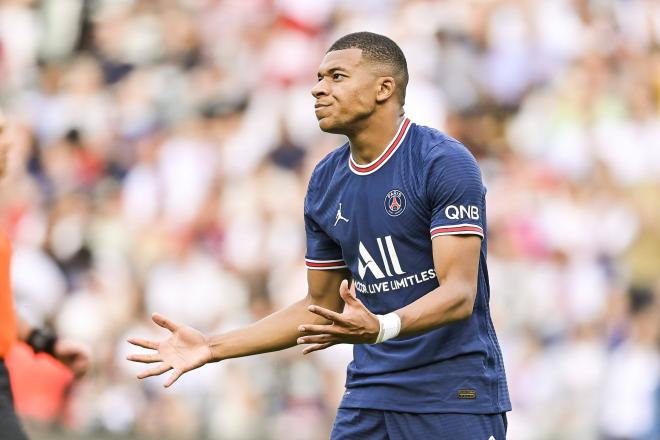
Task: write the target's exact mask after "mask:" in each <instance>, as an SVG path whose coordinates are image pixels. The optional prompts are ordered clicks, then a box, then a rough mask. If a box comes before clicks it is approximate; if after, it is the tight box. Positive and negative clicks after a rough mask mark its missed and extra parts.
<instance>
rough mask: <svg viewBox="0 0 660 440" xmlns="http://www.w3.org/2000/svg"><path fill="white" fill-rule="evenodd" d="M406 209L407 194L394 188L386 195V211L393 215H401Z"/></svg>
mask: <svg viewBox="0 0 660 440" xmlns="http://www.w3.org/2000/svg"><path fill="white" fill-rule="evenodd" d="M404 209H406V196H404V195H403V193H402V192H401V191H399V190H398V189H393V190H392V191H390V192H388V193H387V195H386V196H385V211H387V213H388V214H389V215H391V216H392V217H396V216H398V215H401V213H402V212H403V210H404Z"/></svg>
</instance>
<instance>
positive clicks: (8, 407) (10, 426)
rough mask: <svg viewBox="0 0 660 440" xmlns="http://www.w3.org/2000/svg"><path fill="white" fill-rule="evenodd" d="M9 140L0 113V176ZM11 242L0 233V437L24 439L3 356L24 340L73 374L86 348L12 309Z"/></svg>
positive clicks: (80, 368) (82, 368)
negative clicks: (60, 363)
mask: <svg viewBox="0 0 660 440" xmlns="http://www.w3.org/2000/svg"><path fill="white" fill-rule="evenodd" d="M8 149H9V143H8V141H7V136H6V133H5V120H4V117H3V116H2V113H0V177H2V176H3V175H4V174H5V169H6V163H7V152H8ZM10 259H11V243H10V241H9V239H8V238H7V237H6V236H5V235H4V234H2V233H0V438H1V439H2V440H26V439H27V437H26V435H25V433H24V432H23V429H22V428H21V425H20V422H19V420H18V417H17V416H16V412H15V411H14V404H13V396H12V392H11V387H10V384H9V372H8V371H7V368H6V366H5V363H4V361H3V358H4V357H5V356H6V355H7V353H8V352H9V349H10V348H11V345H12V343H13V342H14V341H15V340H16V339H19V340H22V341H24V342H27V343H28V344H29V345H30V346H31V347H32V349H33V350H34V351H35V352H37V353H39V352H45V353H49V354H51V355H52V356H54V357H55V358H56V359H58V360H60V361H61V362H62V363H64V364H65V365H66V366H67V367H69V368H70V369H71V371H72V372H73V373H74V375H75V376H77V377H78V376H81V375H83V374H85V372H86V371H87V369H88V368H89V349H88V348H87V347H86V346H84V345H82V344H79V343H77V342H74V341H67V340H65V339H58V338H57V337H56V336H55V335H54V334H53V333H52V332H50V331H48V330H46V329H39V328H33V327H32V326H30V324H28V323H27V322H26V321H25V320H23V319H21V317H20V316H17V315H16V314H15V312H14V304H13V296H12V292H11V283H10V277H9V275H10Z"/></svg>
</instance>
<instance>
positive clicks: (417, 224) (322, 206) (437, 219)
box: [305, 119, 511, 414]
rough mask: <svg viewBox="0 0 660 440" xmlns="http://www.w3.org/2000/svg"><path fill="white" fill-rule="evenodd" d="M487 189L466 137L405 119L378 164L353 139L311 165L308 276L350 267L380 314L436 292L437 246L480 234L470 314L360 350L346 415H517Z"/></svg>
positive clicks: (348, 391)
mask: <svg viewBox="0 0 660 440" xmlns="http://www.w3.org/2000/svg"><path fill="white" fill-rule="evenodd" d="M485 193H486V190H485V188H484V186H483V184H482V181H481V173H480V171H479V167H478V165H477V163H476V161H475V159H474V157H472V155H471V154H470V153H469V151H468V150H467V149H466V148H465V147H464V146H463V145H462V144H461V143H460V142H458V141H456V140H455V139H452V138H451V137H449V136H447V135H445V134H443V133H441V132H439V131H437V130H434V129H432V128H428V127H424V126H419V125H416V124H413V123H411V122H410V120H409V119H404V121H403V122H402V123H401V126H400V127H399V130H398V131H397V134H396V136H395V137H394V139H393V140H392V142H391V143H390V145H388V146H387V148H386V149H385V150H384V151H383V153H382V154H381V155H380V156H379V157H378V158H377V159H376V160H374V161H373V162H372V163H370V164H367V165H360V164H357V163H356V162H355V161H353V159H352V157H351V154H350V148H349V145H348V144H345V145H344V146H342V147H340V148H338V149H336V150H335V151H333V152H332V153H330V154H329V155H328V156H326V157H325V158H324V159H323V160H322V161H321V162H320V163H319V164H318V165H317V166H316V169H315V170H314V172H313V174H312V177H311V179H310V182H309V186H308V191H307V196H306V197H305V230H306V233H307V254H306V257H305V259H306V263H307V267H308V268H309V269H313V270H328V269H339V268H344V267H348V269H349V270H350V271H351V273H352V276H353V280H354V283H355V287H356V293H357V296H358V298H359V299H360V300H361V301H362V302H363V303H364V304H365V306H366V307H367V308H368V309H369V310H370V311H371V312H373V313H376V314H385V313H389V312H392V311H395V310H397V309H400V308H402V307H404V306H406V305H408V304H410V303H412V302H413V301H415V300H417V299H419V298H420V297H422V296H424V295H426V294H427V293H429V292H431V291H432V290H433V289H435V288H436V287H438V285H439V284H438V278H437V275H436V272H435V269H434V264H433V252H432V239H433V238H434V237H438V236H440V235H449V234H472V235H478V236H480V237H481V238H482V245H481V256H480V260H479V279H478V288H477V296H476V300H475V304H474V309H473V313H472V315H471V317H470V318H469V319H467V320H464V321H460V322H456V323H453V324H449V325H446V326H444V327H441V328H438V329H436V330H432V331H429V332H427V333H423V334H418V335H414V336H408V337H398V338H394V339H391V340H389V341H386V342H384V343H382V344H357V345H355V346H354V349H353V361H352V362H351V363H350V364H349V366H348V373H347V379H346V393H345V395H344V398H343V400H342V404H341V407H343V408H371V409H381V410H391V411H403V412H417V413H429V412H459V413H473V414H489V413H498V412H503V411H508V410H510V409H511V405H510V403H509V396H508V391H507V385H506V378H505V374H504V365H503V362H502V355H501V352H500V348H499V345H498V343H497V338H496V336H495V330H494V328H493V323H492V321H491V318H490V311H489V305H488V303H489V298H490V292H489V286H488V272H487V268H486V240H485V238H486V236H487V232H486V210H485Z"/></svg>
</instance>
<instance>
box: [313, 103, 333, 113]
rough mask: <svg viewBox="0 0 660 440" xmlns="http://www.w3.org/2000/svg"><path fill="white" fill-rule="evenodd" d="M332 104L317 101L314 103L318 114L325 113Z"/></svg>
mask: <svg viewBox="0 0 660 440" xmlns="http://www.w3.org/2000/svg"><path fill="white" fill-rule="evenodd" d="M330 105H331V104H321V103H318V102H317V103H316V104H315V105H314V112H315V113H316V115H317V116H320V115H321V114H323V113H327V110H326V109H327V108H328V107H330Z"/></svg>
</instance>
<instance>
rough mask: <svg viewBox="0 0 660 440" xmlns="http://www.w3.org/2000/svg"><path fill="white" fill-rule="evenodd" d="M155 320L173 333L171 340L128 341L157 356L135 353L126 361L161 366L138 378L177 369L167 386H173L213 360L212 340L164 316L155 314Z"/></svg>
mask: <svg viewBox="0 0 660 440" xmlns="http://www.w3.org/2000/svg"><path fill="white" fill-rule="evenodd" d="M151 319H152V320H153V321H154V322H155V323H156V324H158V325H159V326H161V327H163V328H165V329H167V330H169V331H170V332H172V334H171V335H170V337H169V338H167V339H165V340H163V341H160V342H156V341H149V340H146V339H137V338H128V342H130V343H131V344H133V345H137V346H138V347H143V348H148V349H151V350H156V353H149V354H132V355H129V356H128V357H127V358H126V359H128V360H129V361H134V362H142V363H145V364H150V363H156V362H158V364H157V365H156V366H155V367H153V368H150V369H148V370H145V371H143V372H141V373H140V374H138V376H137V377H138V379H144V378H145V377H150V376H158V375H159V374H163V373H165V372H167V371H170V370H173V371H172V374H171V375H170V377H169V379H168V380H167V382H166V383H165V387H169V386H170V385H172V384H173V383H174V382H176V380H177V379H178V378H179V377H181V375H182V374H183V373H185V372H188V371H190V370H194V369H195V368H199V367H201V366H202V365H204V364H206V363H208V362H210V361H211V359H212V356H211V348H210V347H209V344H208V340H207V338H206V336H204V335H203V334H202V333H201V332H200V331H199V330H196V329H194V328H192V327H189V326H186V325H179V324H176V323H174V322H172V321H170V320H169V319H167V318H166V317H164V316H163V315H160V314H158V313H154V314H153V315H152V316H151Z"/></svg>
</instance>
